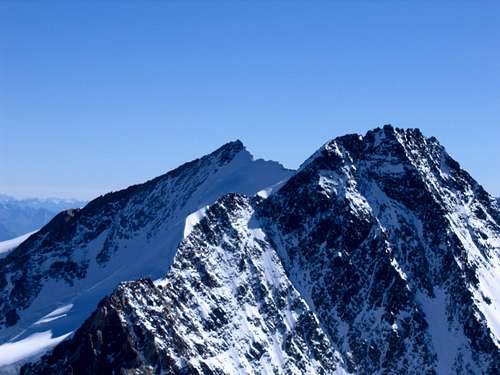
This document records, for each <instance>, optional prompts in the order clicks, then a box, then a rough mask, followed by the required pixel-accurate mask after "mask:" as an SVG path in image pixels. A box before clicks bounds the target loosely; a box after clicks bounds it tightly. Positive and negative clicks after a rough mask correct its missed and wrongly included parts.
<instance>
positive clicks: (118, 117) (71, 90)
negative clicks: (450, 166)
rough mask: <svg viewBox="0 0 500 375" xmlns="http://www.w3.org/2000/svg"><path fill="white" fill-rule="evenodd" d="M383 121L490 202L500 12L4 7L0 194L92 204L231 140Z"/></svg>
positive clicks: (250, 142)
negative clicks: (419, 142)
mask: <svg viewBox="0 0 500 375" xmlns="http://www.w3.org/2000/svg"><path fill="white" fill-rule="evenodd" d="M385 123H391V124H393V125H395V126H399V127H418V128H420V129H421V130H422V131H423V132H424V134H426V135H428V136H436V137H437V138H438V139H439V140H440V142H441V143H442V144H443V145H444V146H445V147H446V148H447V150H448V152H449V153H450V154H451V155H452V156H453V157H454V158H455V159H457V160H458V161H459V162H460V164H461V165H462V166H463V167H464V168H466V169H467V170H468V171H469V172H470V173H471V174H472V176H473V177H474V178H476V179H477V180H478V181H479V182H480V183H481V184H483V186H484V187H485V188H486V189H487V190H488V191H489V192H490V193H492V194H495V195H500V173H499V171H498V170H499V167H498V166H499V165H500V142H499V140H500V2H480V3H479V2H478V3H475V2H455V1H454V2H444V1H443V2H439V3H434V2H430V1H429V2H425V1H424V2H405V1H377V2H347V1H339V2H326V1H325V2H322V1H318V2H306V1H303V2H302V1H292V2H275V1H273V2H267V1H260V2H243V1H235V2H229V1H228V2H222V1H219V2H187V3H186V2H182V3H181V2H160V1H155V2H139V1H130V2H102V1H101V2H97V1H96V2H54V1H52V2H51V1H48V2H42V1H38V2H30V1H26V2H8V1H3V2H0V193H7V194H11V195H15V196H18V197H27V196H38V197H47V196H57V197H73V198H83V199H90V198H93V197H95V196H97V195H99V194H102V193H105V192H107V191H110V190H117V189H120V188H124V187H126V186H128V185H130V184H133V183H139V182H142V181H145V180H146V179H149V178H152V177H155V176H157V175H160V174H162V173H164V172H166V171H168V170H169V169H172V168H174V167H176V166H178V165H179V164H181V163H183V162H185V161H189V160H191V159H193V158H196V157H199V156H202V155H204V154H206V153H208V152H210V151H212V150H213V149H215V148H217V147H218V146H220V145H221V144H223V143H225V142H227V141H230V140H234V139H241V140H242V141H243V143H245V145H246V146H247V148H248V149H249V150H250V151H251V152H252V153H253V154H254V155H255V156H257V157H263V158H266V159H274V160H278V161H280V162H282V163H283V164H284V165H285V166H287V167H291V168H296V167H297V166H298V165H299V164H300V163H301V162H302V161H303V160H305V159H306V158H307V157H308V156H309V155H310V154H311V153H313V152H314V151H315V150H316V149H317V148H318V147H320V146H321V145H322V144H323V143H324V142H325V141H327V140H328V139H331V138H334V137H336V136H339V135H343V134H345V133H355V132H356V133H365V132H366V131H367V130H368V129H370V128H374V127H376V126H381V125H383V124H385Z"/></svg>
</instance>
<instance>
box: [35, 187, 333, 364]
mask: <svg viewBox="0 0 500 375" xmlns="http://www.w3.org/2000/svg"><path fill="white" fill-rule="evenodd" d="M253 213H254V212H253V208H252V202H251V199H249V198H246V197H244V196H240V195H229V196H226V197H224V198H222V199H221V200H219V201H217V203H216V204H214V205H213V206H212V207H211V208H210V209H209V210H208V212H207V213H206V218H205V219H203V220H202V223H200V225H199V226H198V227H197V228H195V230H194V231H193V233H192V234H191V235H190V236H189V237H188V238H187V239H186V240H184V241H183V242H182V244H181V245H180V246H179V249H178V252H177V254H176V256H175V260H174V263H173V265H172V268H171V271H170V273H169V277H167V278H166V279H164V280H162V281H159V282H157V284H156V285H155V284H153V282H151V281H150V280H139V281H134V282H129V283H125V284H122V285H120V287H119V288H118V289H117V290H116V291H115V292H114V293H113V294H112V296H111V297H109V298H107V299H105V300H104V301H103V302H102V303H101V304H100V306H99V309H98V310H97V311H96V312H95V313H94V314H93V315H92V316H91V317H90V319H89V320H87V322H86V323H85V324H84V325H83V326H82V327H81V328H80V329H79V330H78V331H77V333H76V334H75V337H74V338H73V339H72V340H71V341H70V342H69V343H68V345H67V346H66V345H64V346H60V347H58V348H56V350H55V351H54V353H53V355H52V356H51V357H50V359H48V360H47V362H44V363H43V365H41V366H40V367H32V368H30V369H26V370H25V372H26V373H38V372H42V373H45V372H46V373H65V372H72V373H74V374H91V373H113V372H114V373H120V371H123V370H124V369H125V370H127V371H130V372H131V373H132V369H134V370H135V371H138V372H139V373H159V372H164V373H175V374H201V373H208V374H218V373H228V374H234V373H255V372H257V373H258V372H261V371H268V372H269V373H273V372H275V373H277V372H283V373H312V374H314V373H323V374H325V373H333V372H335V370H336V368H337V363H339V362H340V357H339V356H338V354H337V353H336V352H335V351H334V350H333V349H332V346H331V344H330V342H329V340H328V338H327V336H326V335H325V334H324V332H323V331H322V329H321V328H320V325H319V322H318V320H317V319H316V317H315V316H314V314H313V313H312V312H311V311H310V309H309V308H308V307H307V304H306V303H305V302H304V300H303V299H302V298H301V297H300V295H299V293H298V292H297V290H296V289H295V288H294V287H293V286H292V285H291V283H290V281H289V280H288V278H287V276H286V274H285V270H284V269H283V266H282V264H281V262H280V260H279V257H278V255H277V253H276V252H275V251H274V249H273V248H272V247H271V246H270V244H269V243H268V242H267V241H266V239H265V236H264V233H263V232H262V230H261V229H259V228H253V227H252V224H251V220H252V216H253ZM242 244H244V246H241V245H242ZM71 353H85V354H84V355H77V356H73V355H72V354H71Z"/></svg>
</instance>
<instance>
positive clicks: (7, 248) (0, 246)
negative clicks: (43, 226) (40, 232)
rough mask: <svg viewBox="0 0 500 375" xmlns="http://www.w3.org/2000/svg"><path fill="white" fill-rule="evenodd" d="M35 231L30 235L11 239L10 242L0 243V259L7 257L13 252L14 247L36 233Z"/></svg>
mask: <svg viewBox="0 0 500 375" xmlns="http://www.w3.org/2000/svg"><path fill="white" fill-rule="evenodd" d="M36 232H37V231H36V230H35V231H33V232H30V233H26V234H23V235H22V236H19V237H16V238H13V239H11V240H6V241H2V242H0V258H3V257H5V256H7V254H9V253H10V252H11V251H12V250H14V249H15V248H16V247H18V246H19V245H20V244H21V243H22V242H24V241H25V240H27V239H28V237H29V236H31V235H32V234H33V233H36Z"/></svg>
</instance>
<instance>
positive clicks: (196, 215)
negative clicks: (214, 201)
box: [184, 206, 208, 238]
mask: <svg viewBox="0 0 500 375" xmlns="http://www.w3.org/2000/svg"><path fill="white" fill-rule="evenodd" d="M207 209H208V206H205V207H202V208H200V209H199V210H198V211H195V212H193V213H192V214H189V215H188V216H187V217H186V224H185V225H184V238H186V237H187V236H189V235H190V234H191V232H192V231H193V228H194V226H195V225H196V224H198V223H199V222H200V221H201V219H203V218H204V217H205V213H206V212H207Z"/></svg>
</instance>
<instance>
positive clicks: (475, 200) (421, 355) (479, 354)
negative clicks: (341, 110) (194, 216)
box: [22, 126, 500, 374]
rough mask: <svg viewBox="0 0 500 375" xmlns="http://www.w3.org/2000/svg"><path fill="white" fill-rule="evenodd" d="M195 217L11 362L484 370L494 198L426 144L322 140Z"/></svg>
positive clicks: (495, 321) (491, 313)
mask: <svg viewBox="0 0 500 375" xmlns="http://www.w3.org/2000/svg"><path fill="white" fill-rule="evenodd" d="M198 221H199V222H198V223H197V224H194V226H193V228H192V230H191V231H190V232H189V235H188V236H187V237H186V238H185V239H184V240H183V241H182V242H181V244H180V245H179V247H178V249H177V253H176V255H175V258H174V261H173V263H172V266H171V268H170V271H169V272H168V273H167V274H166V276H165V278H164V279H162V280H161V281H156V282H155V283H153V282H151V281H150V280H147V279H142V280H138V281H133V282H129V283H124V284H121V285H120V286H119V288H118V289H116V290H115V291H114V292H113V293H112V294H111V296H110V297H107V298H106V299H104V300H103V301H102V302H101V303H100V305H99V307H98V309H97V310H96V311H95V312H94V313H93V314H92V316H91V317H90V318H89V319H88V320H87V321H86V322H85V323H84V324H83V326H82V327H81V328H80V329H79V330H78V331H77V332H76V333H75V335H74V336H73V338H72V339H70V340H68V341H66V342H63V343H62V344H60V345H59V346H58V347H56V349H55V350H54V351H53V352H52V353H51V354H50V355H47V356H45V357H43V358H42V359H41V360H40V361H39V362H37V363H35V364H31V365H27V366H25V367H23V369H22V373H24V374H57V373H74V374H90V373H103V374H106V373H110V374H111V373H141V374H149V373H202V374H232V373H286V374H288V373H296V374H302V373H320V374H333V373H344V372H347V373H358V374H373V373H380V374H382V373H398V374H399V373H407V374H498V373H499V370H498V369H500V349H499V348H500V322H499V321H500V319H499V317H500V287H499V285H500V208H499V205H498V202H497V201H496V200H495V199H494V198H493V197H491V196H490V195H488V194H487V193H486V192H485V191H484V190H483V188H482V187H481V186H480V185H479V184H478V183H477V182H475V181H474V180H473V179H472V178H471V177H470V176H469V175H468V174H467V173H466V172H465V171H463V170H462V169H461V168H460V166H459V164H458V163H457V162H456V161H454V160H453V159H452V158H451V157H450V156H449V155H448V154H447V153H446V151H445V150H444V148H443V147H442V146H441V145H440V144H439V143H438V142H437V140H436V139H434V138H425V137H424V136H423V135H422V134H421V133H420V132H419V131H418V130H402V129H394V128H393V127H391V126H385V127H384V128H382V129H380V128H379V129H375V130H373V131H370V132H368V133H367V134H366V135H365V136H358V135H348V136H344V137H340V138H336V139H334V140H332V141H330V142H328V143H327V144H325V145H324V146H323V147H322V148H321V149H320V150H318V151H317V152H316V153H315V154H314V155H313V156H311V158H309V159H308V160H307V161H306V162H305V163H304V164H303V165H302V166H301V168H300V169H299V171H297V173H295V174H294V176H293V177H291V178H290V179H289V180H288V181H287V182H286V183H285V184H284V185H283V186H282V187H281V188H280V189H279V190H277V191H275V192H274V193H273V194H271V195H270V196H269V198H267V199H262V198H259V197H253V198H251V197H246V196H244V195H240V194H230V195H227V196H225V197H223V198H221V199H219V200H217V202H216V203H215V204H213V205H212V206H211V207H210V208H208V209H207V210H206V211H205V212H204V214H203V215H201V217H200V218H199V220H198Z"/></svg>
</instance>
